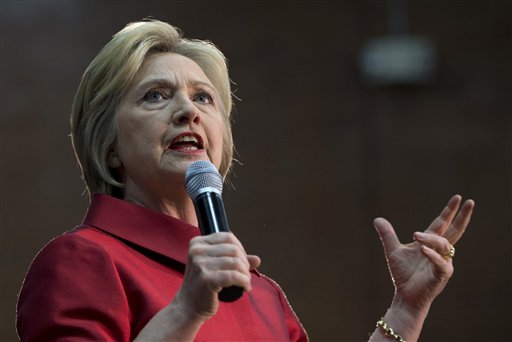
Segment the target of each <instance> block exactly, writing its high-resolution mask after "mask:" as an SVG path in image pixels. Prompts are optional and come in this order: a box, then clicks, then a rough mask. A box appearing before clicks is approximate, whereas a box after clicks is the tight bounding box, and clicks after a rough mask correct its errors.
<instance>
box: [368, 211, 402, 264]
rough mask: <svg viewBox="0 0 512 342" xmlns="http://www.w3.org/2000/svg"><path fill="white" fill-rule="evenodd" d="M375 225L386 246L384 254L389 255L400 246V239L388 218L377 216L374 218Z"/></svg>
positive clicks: (383, 244)
mask: <svg viewBox="0 0 512 342" xmlns="http://www.w3.org/2000/svg"><path fill="white" fill-rule="evenodd" d="M373 226H374V227H375V230H377V233H378V234H379V237H380V241H381V242H382V247H384V254H386V255H389V254H391V252H393V251H394V250H395V249H397V248H398V247H399V246H400V241H399V240H398V237H397V236H396V233H395V230H394V229H393V226H392V225H391V223H389V222H388V221H387V220H386V219H384V218H382V217H378V218H376V219H375V220H373Z"/></svg>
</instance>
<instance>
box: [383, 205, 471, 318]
mask: <svg viewBox="0 0 512 342" xmlns="http://www.w3.org/2000/svg"><path fill="white" fill-rule="evenodd" d="M460 204H461V197H460V196H459V195H455V196H453V197H452V198H451V199H450V200H449V201H448V204H447V205H446V207H445V208H444V209H443V210H442V211H441V213H440V214H439V216H438V217H436V218H435V219H434V221H432V223H431V224H430V226H429V227H428V228H427V229H426V230H425V231H424V232H415V233H414V235H413V239H414V241H413V242H411V243H408V244H401V243H400V241H399V239H398V237H397V236H396V233H395V231H394V229H393V227H392V226H391V224H390V223H389V222H388V221H386V220H385V219H383V218H377V219H375V221H374V225H375V228H376V230H377V232H378V233H379V236H380V238H381V241H382V245H383V247H384V253H385V256H386V260H387V263H388V268H389V271H390V274H391V277H392V280H393V283H394V285H395V299H394V300H395V301H399V302H400V304H401V305H404V304H405V306H406V307H408V308H409V309H411V310H413V311H414V310H422V309H428V307H429V306H430V304H431V303H432V301H433V300H434V298H435V297H436V296H437V295H438V294H439V293H440V292H441V291H442V290H443V288H444V287H445V285H446V283H447V282H448V280H449V279H450V277H451V276H452V274H453V263H452V257H451V256H450V252H451V251H452V248H453V245H455V244H456V242H457V241H458V240H459V239H460V238H461V236H462V235H463V234H464V231H465V229H466V227H467V225H468V223H469V221H470V218H471V214H472V212H473V208H474V202H473V201H472V200H467V201H466V202H465V203H464V204H463V205H462V207H461V208H460V210H459V207H460ZM457 211H458V213H457ZM454 250H455V249H453V251H454ZM453 251H452V252H453Z"/></svg>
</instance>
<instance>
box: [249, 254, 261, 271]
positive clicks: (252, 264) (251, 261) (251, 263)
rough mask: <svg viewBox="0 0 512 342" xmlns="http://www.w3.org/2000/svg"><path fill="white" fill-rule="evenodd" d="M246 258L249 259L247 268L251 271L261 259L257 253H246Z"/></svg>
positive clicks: (258, 264) (259, 263)
mask: <svg viewBox="0 0 512 342" xmlns="http://www.w3.org/2000/svg"><path fill="white" fill-rule="evenodd" d="M247 260H248V261H249V269H250V270H251V271H252V270H254V269H256V268H258V267H259V266H260V265H261V259H260V257H259V256H257V255H248V256H247Z"/></svg>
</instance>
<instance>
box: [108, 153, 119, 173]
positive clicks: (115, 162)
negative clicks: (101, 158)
mask: <svg viewBox="0 0 512 342" xmlns="http://www.w3.org/2000/svg"><path fill="white" fill-rule="evenodd" d="M107 165H108V166H109V167H110V168H112V169H117V168H119V167H121V160H120V159H119V157H118V156H117V152H116V151H115V150H110V152H109V153H108V155H107Z"/></svg>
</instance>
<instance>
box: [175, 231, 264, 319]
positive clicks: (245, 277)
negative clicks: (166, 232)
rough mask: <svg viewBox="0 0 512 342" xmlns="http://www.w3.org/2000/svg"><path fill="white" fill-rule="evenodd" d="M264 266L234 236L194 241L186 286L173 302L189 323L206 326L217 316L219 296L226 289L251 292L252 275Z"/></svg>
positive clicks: (202, 238) (223, 235)
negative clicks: (252, 271)
mask: <svg viewBox="0 0 512 342" xmlns="http://www.w3.org/2000/svg"><path fill="white" fill-rule="evenodd" d="M260 263H261V260H260V258H259V257H257V256H255V255H247V254H246V253H245V250H244V248H243V246H242V244H241V243H240V241H239V240H238V239H237V238H236V237H235V235H233V234H232V233H215V234H210V235H206V236H198V237H195V238H193V239H192V240H191V241H190V244H189V255H188V264H187V266H186V269H185V276H184V280H183V284H182V286H181V288H180V290H179V291H178V293H177V294H176V296H175V298H174V300H173V302H174V304H175V305H179V307H180V308H181V310H182V313H183V314H184V315H185V316H186V319H191V320H194V321H197V322H201V323H204V322H205V321H206V320H208V319H209V318H211V317H212V316H213V315H215V313H216V312H217V308H218V305H219V301H218V293H219V292H220V291H221V290H222V289H223V288H225V287H230V286H239V287H241V288H243V289H244V290H245V291H250V290H251V275H250V271H251V270H253V269H255V268H256V267H258V266H259V265H260Z"/></svg>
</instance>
